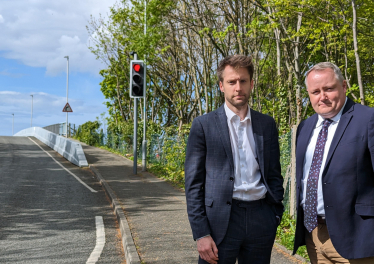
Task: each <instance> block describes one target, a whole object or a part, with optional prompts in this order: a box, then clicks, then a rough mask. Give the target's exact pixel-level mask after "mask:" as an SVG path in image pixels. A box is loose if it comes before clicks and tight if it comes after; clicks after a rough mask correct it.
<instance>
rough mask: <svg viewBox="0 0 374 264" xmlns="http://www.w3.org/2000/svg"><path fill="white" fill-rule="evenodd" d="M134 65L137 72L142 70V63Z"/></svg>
mask: <svg viewBox="0 0 374 264" xmlns="http://www.w3.org/2000/svg"><path fill="white" fill-rule="evenodd" d="M132 67H133V68H134V70H135V71H136V72H140V70H141V69H142V66H141V65H140V64H134V65H133V66H132Z"/></svg>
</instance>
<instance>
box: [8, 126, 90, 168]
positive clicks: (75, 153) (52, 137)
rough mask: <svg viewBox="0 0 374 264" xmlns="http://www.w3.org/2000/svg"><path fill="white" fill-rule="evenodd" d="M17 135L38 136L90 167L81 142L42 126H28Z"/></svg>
mask: <svg viewBox="0 0 374 264" xmlns="http://www.w3.org/2000/svg"><path fill="white" fill-rule="evenodd" d="M14 136H15V137H36V138H37V139H39V140H40V141H41V142H43V143H44V144H46V145H48V146H49V147H50V148H52V149H54V150H55V151H57V152H58V153H60V154H61V155H62V156H63V157H64V158H65V159H67V160H68V161H70V162H71V163H73V164H75V165H77V166H79V167H88V163H87V160H86V156H85V155H84V152H83V149H82V146H81V144H79V143H77V142H75V141H72V140H70V139H67V138H64V137H61V136H59V135H57V134H55V133H52V132H49V131H47V130H45V129H43V128H41V127H30V128H26V129H24V130H22V131H20V132H18V133H16V134H15V135H14Z"/></svg>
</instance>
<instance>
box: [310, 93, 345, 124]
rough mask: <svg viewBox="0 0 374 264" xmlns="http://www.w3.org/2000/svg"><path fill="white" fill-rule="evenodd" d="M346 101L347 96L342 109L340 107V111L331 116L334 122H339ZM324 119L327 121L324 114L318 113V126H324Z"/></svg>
mask: <svg viewBox="0 0 374 264" xmlns="http://www.w3.org/2000/svg"><path fill="white" fill-rule="evenodd" d="M346 103H347V97H346V98H345V102H344V105H343V107H342V109H340V111H339V113H338V114H337V115H336V116H334V117H332V118H330V119H331V120H332V122H333V123H338V122H339V120H340V117H341V116H342V113H343V110H344V107H345V105H346ZM323 121H325V119H324V118H323V117H322V116H320V115H318V121H317V124H316V127H319V126H322V123H323Z"/></svg>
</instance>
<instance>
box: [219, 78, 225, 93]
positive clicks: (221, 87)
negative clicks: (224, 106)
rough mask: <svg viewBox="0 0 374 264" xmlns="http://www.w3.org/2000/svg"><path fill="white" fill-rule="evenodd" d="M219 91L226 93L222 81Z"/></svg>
mask: <svg viewBox="0 0 374 264" xmlns="http://www.w3.org/2000/svg"><path fill="white" fill-rule="evenodd" d="M219 89H220V90H221V92H223V93H224V92H225V89H224V88H223V84H222V82H221V81H219Z"/></svg>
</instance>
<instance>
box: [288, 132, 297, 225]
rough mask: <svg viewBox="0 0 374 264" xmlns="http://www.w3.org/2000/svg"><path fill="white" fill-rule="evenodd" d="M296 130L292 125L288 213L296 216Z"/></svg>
mask: <svg viewBox="0 0 374 264" xmlns="http://www.w3.org/2000/svg"><path fill="white" fill-rule="evenodd" d="M296 130H297V126H296V125H293V126H292V132H291V133H292V138H291V181H290V215H291V216H292V217H293V218H295V216H296V203H297V199H296Z"/></svg>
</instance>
